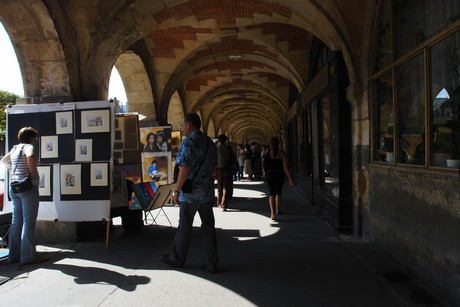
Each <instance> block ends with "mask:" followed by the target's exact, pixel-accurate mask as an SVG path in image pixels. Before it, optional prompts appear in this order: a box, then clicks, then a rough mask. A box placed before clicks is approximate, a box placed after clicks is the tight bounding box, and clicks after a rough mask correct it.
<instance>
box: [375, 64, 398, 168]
mask: <svg viewBox="0 0 460 307" xmlns="http://www.w3.org/2000/svg"><path fill="white" fill-rule="evenodd" d="M392 79H393V78H392V73H391V71H389V72H387V73H385V74H384V75H383V76H381V77H380V78H378V79H376V80H375V81H374V86H373V100H374V102H375V105H376V110H375V112H376V114H375V118H376V121H375V131H376V133H375V140H374V145H375V146H374V150H375V156H376V159H377V160H379V161H386V162H390V163H393V162H394V114H393V85H392Z"/></svg>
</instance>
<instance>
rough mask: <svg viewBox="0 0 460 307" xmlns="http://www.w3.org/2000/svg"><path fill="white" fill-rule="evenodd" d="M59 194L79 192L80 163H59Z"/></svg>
mask: <svg viewBox="0 0 460 307" xmlns="http://www.w3.org/2000/svg"><path fill="white" fill-rule="evenodd" d="M60 179H61V194H63V195H74V194H81V164H61V178H60Z"/></svg>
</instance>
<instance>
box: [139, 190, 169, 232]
mask: <svg viewBox="0 0 460 307" xmlns="http://www.w3.org/2000/svg"><path fill="white" fill-rule="evenodd" d="M175 186H176V185H175V184H166V185H161V186H159V187H158V189H157V191H156V192H155V195H154V196H153V199H152V200H151V201H150V203H149V205H148V206H147V207H146V208H145V209H144V221H145V222H146V223H147V217H148V215H150V216H151V217H152V219H153V223H154V224H155V225H158V223H157V221H156V220H157V218H158V215H159V214H160V213H161V212H163V214H164V215H165V217H166V219H167V220H168V222H169V226H170V227H172V223H171V221H170V220H169V218H168V215H167V214H166V212H165V211H164V210H163V206H164V205H165V204H166V202H167V201H168V200H169V199H170V198H171V193H172V191H173V189H174V188H175ZM155 209H160V210H159V211H158V213H157V214H156V216H155V217H153V214H152V211H153V210H155Z"/></svg>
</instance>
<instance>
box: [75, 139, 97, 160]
mask: <svg viewBox="0 0 460 307" xmlns="http://www.w3.org/2000/svg"><path fill="white" fill-rule="evenodd" d="M92 160H93V140H92V139H80V140H75V161H92Z"/></svg>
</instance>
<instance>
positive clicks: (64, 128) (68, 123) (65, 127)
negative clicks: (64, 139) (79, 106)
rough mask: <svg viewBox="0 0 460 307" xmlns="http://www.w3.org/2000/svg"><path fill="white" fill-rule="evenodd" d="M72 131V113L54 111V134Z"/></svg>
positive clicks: (70, 132)
mask: <svg viewBox="0 0 460 307" xmlns="http://www.w3.org/2000/svg"><path fill="white" fill-rule="evenodd" d="M72 133H73V113H72V112H71V111H69V112H56V134H72Z"/></svg>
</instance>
